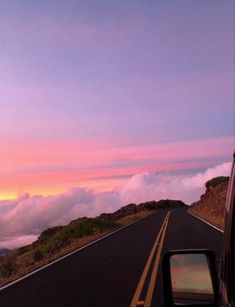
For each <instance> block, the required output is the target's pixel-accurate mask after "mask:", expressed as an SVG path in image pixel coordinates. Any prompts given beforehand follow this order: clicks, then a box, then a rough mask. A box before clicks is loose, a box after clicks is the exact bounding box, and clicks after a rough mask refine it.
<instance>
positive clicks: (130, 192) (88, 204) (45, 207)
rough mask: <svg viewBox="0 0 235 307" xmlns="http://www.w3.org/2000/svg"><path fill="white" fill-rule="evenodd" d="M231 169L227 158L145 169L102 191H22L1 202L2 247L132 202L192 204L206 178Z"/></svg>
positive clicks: (0, 243)
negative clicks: (194, 167) (175, 168)
mask: <svg viewBox="0 0 235 307" xmlns="http://www.w3.org/2000/svg"><path fill="white" fill-rule="evenodd" d="M230 169H231V163H230V162H226V163H222V164H220V165H217V166H215V167H213V168H208V169H207V170H206V171H204V172H200V173H197V174H194V175H190V176H186V175H184V176H179V175H175V174H172V173H170V172H169V173H165V172H164V173H151V172H145V173H141V174H136V175H134V176H132V177H131V178H130V179H129V180H128V181H127V182H126V183H125V184H124V185H122V186H120V187H118V188H117V189H115V190H113V191H111V192H103V193H98V192H96V191H95V190H91V189H86V188H76V187H74V188H71V189H69V190H68V191H66V192H64V193H61V194H58V195H54V196H42V195H30V194H28V193H23V194H20V195H19V196H18V198H17V199H15V200H6V201H1V202H0V233H1V238H0V248H17V247H20V246H23V245H26V244H29V243H31V242H33V241H35V240H36V239H37V237H38V235H39V234H40V233H41V232H42V231H43V230H45V229H47V228H49V227H53V226H55V225H63V224H66V223H68V222H69V221H71V220H73V219H76V218H78V217H83V216H88V217H94V216H96V215H99V214H100V213H102V212H113V211H115V210H117V209H119V208H120V207H121V206H123V205H126V204H128V203H130V202H135V203H140V202H145V201H150V200H160V199H166V198H170V199H181V200H182V201H184V202H185V203H187V204H191V203H192V202H194V201H197V200H198V199H199V197H200V195H201V194H202V193H203V192H204V190H205V188H204V184H205V182H206V181H208V180H209V179H211V178H213V177H216V176H228V175H229V174H230Z"/></svg>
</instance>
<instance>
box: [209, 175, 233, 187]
mask: <svg viewBox="0 0 235 307" xmlns="http://www.w3.org/2000/svg"><path fill="white" fill-rule="evenodd" d="M228 181H229V177H225V176H219V177H215V178H212V179H211V180H208V181H207V182H206V184H205V186H206V188H207V190H210V189H211V188H215V187H217V186H218V185H220V184H221V183H227V184H228Z"/></svg>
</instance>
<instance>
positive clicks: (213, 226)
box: [187, 211, 224, 233]
mask: <svg viewBox="0 0 235 307" xmlns="http://www.w3.org/2000/svg"><path fill="white" fill-rule="evenodd" d="M187 212H188V211H187ZM188 214H190V215H192V216H194V217H196V218H197V219H199V220H201V221H202V222H204V223H206V224H207V225H209V226H211V227H213V228H215V229H216V230H218V231H220V232H222V233H224V231H223V230H221V229H219V228H218V227H216V226H214V225H212V224H211V223H209V222H207V221H205V220H203V219H202V218H201V217H199V216H197V215H195V214H193V213H191V212H188Z"/></svg>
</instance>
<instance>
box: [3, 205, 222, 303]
mask: <svg viewBox="0 0 235 307" xmlns="http://www.w3.org/2000/svg"><path fill="white" fill-rule="evenodd" d="M222 246H223V234H222V233H221V232H219V231H217V230H215V229H214V228H212V227H210V226H209V225H207V224H205V223H204V222H202V221H200V220H198V219H197V218H195V217H193V216H191V215H189V214H188V213H187V212H186V210H185V209H177V210H173V211H171V212H170V213H168V211H167V210H159V211H156V212H154V213H153V214H151V215H150V216H148V217H146V218H144V219H142V220H139V221H137V222H136V223H134V224H132V225H130V226H129V227H126V228H124V229H122V230H120V231H118V232H115V233H114V234H112V235H110V236H108V237H106V238H104V239H103V240H100V241H99V242H96V243H94V244H92V245H90V246H88V247H87V248H85V249H83V250H81V251H78V252H77V253H74V254H72V255H70V256H69V257H67V258H64V259H62V260H61V261H59V262H57V263H54V264H52V265H51V266H49V267H47V268H45V269H43V270H41V271H39V272H37V273H35V274H33V275H31V276H29V277H27V278H25V279H23V280H21V281H19V282H18V283H16V284H14V285H12V286H10V287H7V288H5V289H3V290H1V291H0V306H1V307H32V306H33V307H51V306H53V307H57V306H58V307H83V306H89V307H96V306H102V307H106V306H107V307H115V306H116V307H125V306H127V307H128V306H131V307H133V306H137V304H138V306H141V304H142V306H143V304H144V302H145V304H146V305H145V306H158V307H159V306H164V304H163V298H162V283H161V275H162V273H161V262H160V258H159V257H160V256H161V254H163V253H165V252H166V251H168V250H171V249H183V248H184V249H185V248H209V249H212V250H213V251H214V252H215V253H216V255H217V256H218V257H220V253H221V250H222ZM151 255H152V258H151ZM154 270H155V271H156V272H157V274H155V273H154V272H155V271H154ZM145 273H146V274H145ZM147 300H148V304H147V303H146V301H147Z"/></svg>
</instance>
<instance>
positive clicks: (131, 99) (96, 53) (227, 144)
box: [0, 0, 234, 225]
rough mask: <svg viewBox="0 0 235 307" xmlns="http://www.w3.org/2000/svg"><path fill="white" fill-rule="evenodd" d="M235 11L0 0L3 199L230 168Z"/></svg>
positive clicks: (191, 3)
mask: <svg viewBox="0 0 235 307" xmlns="http://www.w3.org/2000/svg"><path fill="white" fill-rule="evenodd" d="M233 18H234V11H233V1H232V0H226V1H214V0H196V1H195V0H176V1H163V0H154V1H152V0H146V1H143V0H125V1H115V0H99V1H94V0H93V1H90V0H84V1H82V0H81V1H80V0H76V1H75V0H74V1H73V0H64V1H62V0H50V1H48V0H47V1H34V2H32V1H27V0H22V1H16V0H13V1H0V46H1V47H0V107H1V112H0V140H1V146H0V161H1V168H0V200H8V201H9V200H11V199H16V198H17V197H18V199H20V197H21V195H28V194H24V193H30V195H35V194H37V195H40V197H43V196H47V195H54V197H56V195H57V194H61V193H62V194H63V193H66V191H71V189H72V190H73V189H74V188H75V189H81V190H82V189H83V190H84V191H85V190H87V188H88V189H91V190H90V191H92V193H100V192H102V193H103V192H112V191H114V190H116V189H119V188H120V187H121V188H122V189H123V187H124V189H126V186H128V185H129V183H130V182H131V180H133V177H134V178H136V177H135V176H142V175H143V174H145V175H146V174H147V175H149V176H158V175H159V174H160V175H159V176H163V175H162V174H167V176H171V178H173V177H174V176H186V177H187V176H197V174H203V173H205V172H207V170H208V169H211V168H215V167H217V166H220V165H227V164H224V163H227V162H230V161H231V155H232V152H233V146H234V142H233V138H234V131H233V120H234V118H233V114H234V102H233V96H234V86H233V82H234V72H233V69H234V67H233V61H234V60H233V48H234V47H233V44H234V39H233V37H234V33H233V31H234V20H233ZM226 169H228V167H227V168H226ZM226 172H227V171H226ZM151 178H152V177H151ZM154 178H155V177H154ZM164 178H165V177H164ZM174 178H175V177H174ZM203 178H204V177H203ZM17 195H18V196H17ZM166 196H167V195H166ZM35 197H36V196H35ZM128 200H131V199H129V198H128ZM146 200H147V199H146ZM190 200H193V199H191V198H190ZM3 204H4V206H5V205H6V204H7V201H5V202H2V206H3ZM0 207H1V204H0ZM0 209H1V208H0ZM4 210H5V209H4ZM4 212H5V211H4ZM0 225H1V221H0Z"/></svg>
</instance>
